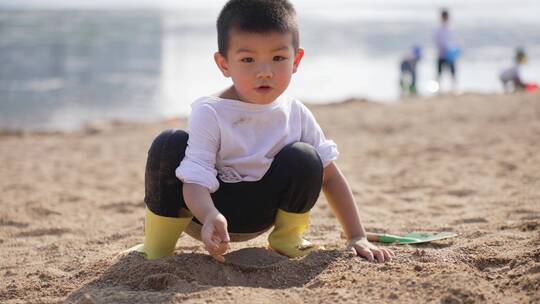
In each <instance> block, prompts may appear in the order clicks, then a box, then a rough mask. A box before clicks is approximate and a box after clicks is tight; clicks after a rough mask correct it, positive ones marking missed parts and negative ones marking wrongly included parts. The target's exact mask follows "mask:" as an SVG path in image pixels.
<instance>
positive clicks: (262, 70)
mask: <svg viewBox="0 0 540 304" xmlns="http://www.w3.org/2000/svg"><path fill="white" fill-rule="evenodd" d="M272 76H274V72H273V71H272V67H271V66H270V65H269V64H264V65H261V66H260V67H259V70H258V71H257V78H270V77H272Z"/></svg>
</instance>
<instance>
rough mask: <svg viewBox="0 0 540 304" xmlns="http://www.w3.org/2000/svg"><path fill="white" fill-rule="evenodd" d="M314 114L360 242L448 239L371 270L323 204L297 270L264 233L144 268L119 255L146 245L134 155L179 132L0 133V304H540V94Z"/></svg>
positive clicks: (193, 246)
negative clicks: (352, 207)
mask: <svg viewBox="0 0 540 304" xmlns="http://www.w3.org/2000/svg"><path fill="white" fill-rule="evenodd" d="M311 109H312V110H313V112H314V114H315V116H316V117H317V119H318V120H319V123H320V124H321V126H322V127H323V129H324V131H325V133H326V135H327V137H329V138H332V139H333V140H334V141H336V143H337V144H338V147H339V149H340V152H341V156H340V158H339V160H338V165H339V166H340V168H341V169H342V171H343V172H344V174H345V175H346V177H347V178H348V180H349V182H350V185H351V188H352V190H353V193H354V196H355V199H356V201H357V204H358V206H359V209H360V212H361V215H362V218H363V222H364V225H365V226H366V229H367V230H368V231H372V232H386V233H392V234H403V233H406V232H411V231H453V232H456V233H458V237H456V238H452V239H447V240H442V241H437V242H433V243H429V244H422V245H390V246H389V247H390V248H392V250H394V251H395V252H396V254H397V257H396V258H395V260H394V261H392V262H391V263H387V264H370V263H368V262H366V261H365V260H362V259H360V258H355V257H351V254H350V253H349V252H347V251H345V250H344V241H343V240H342V239H341V238H340V227H339V224H338V222H337V220H336V219H335V218H334V217H333V215H332V213H331V211H330V208H329V207H328V205H327V203H326V201H325V198H324V196H323V195H321V197H320V198H319V201H318V202H317V204H316V206H315V208H314V211H313V217H312V226H311V228H310V230H309V233H308V235H307V238H308V239H310V240H311V241H313V242H315V243H317V244H321V245H324V246H325V248H326V249H325V250H322V251H320V252H316V253H312V254H310V255H309V256H307V257H305V258H300V259H287V258H284V257H282V256H280V255H278V254H276V253H272V252H269V251H267V250H266V249H264V248H265V247H266V245H267V242H266V236H267V234H264V235H262V236H260V237H258V238H256V239H254V240H251V241H248V242H245V243H233V244H232V246H231V250H230V252H229V253H228V254H227V255H226V262H225V263H224V264H220V263H218V262H216V261H214V260H212V259H211V258H210V257H209V256H208V255H206V254H205V251H204V248H203V246H202V245H201V244H200V243H199V242H197V241H195V240H194V239H192V238H190V237H189V236H182V237H181V238H180V240H179V242H178V243H177V248H176V251H175V256H173V257H169V258H163V259H159V260H156V261H146V260H145V259H144V258H142V256H140V255H139V254H137V253H131V254H119V253H120V252H122V251H123V250H125V249H127V248H129V247H131V246H133V245H135V244H137V243H140V242H141V241H142V225H143V216H144V202H143V197H144V166H145V161H146V159H145V157H146V152H147V149H148V147H149V145H150V143H151V141H152V139H153V138H154V137H155V136H156V135H157V134H159V132H160V131H162V130H164V129H168V128H185V126H186V121H185V120H169V121H166V122H159V123H153V124H136V123H106V124H95V125H92V126H88V127H86V128H84V129H83V130H81V131H77V132H72V133H55V134H39V133H21V134H13V133H9V134H8V133H3V134H2V133H0V163H1V165H0V191H1V195H0V205H1V206H2V208H0V277H1V279H0V302H1V303H58V302H67V303H88V304H89V303H246V304H247V303H310V304H313V303H360V302H362V303H372V302H382V303H425V302H430V303H447V304H450V303H540V95H538V94H536V95H534V94H516V95H476V94H464V95H460V96H439V97H435V98H429V99H412V100H407V101H405V102H402V103H399V104H396V105H382V104H375V103H369V102H364V101H361V100H351V101H346V102H342V103H338V104H332V105H324V106H311Z"/></svg>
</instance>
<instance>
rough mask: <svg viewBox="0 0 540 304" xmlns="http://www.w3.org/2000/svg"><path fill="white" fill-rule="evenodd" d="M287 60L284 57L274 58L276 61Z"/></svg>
mask: <svg viewBox="0 0 540 304" xmlns="http://www.w3.org/2000/svg"><path fill="white" fill-rule="evenodd" d="M285 59H287V58H285V57H283V56H274V61H283V60H285Z"/></svg>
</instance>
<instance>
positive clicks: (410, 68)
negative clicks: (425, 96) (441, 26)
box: [399, 46, 422, 96]
mask: <svg viewBox="0 0 540 304" xmlns="http://www.w3.org/2000/svg"><path fill="white" fill-rule="evenodd" d="M421 58H422V49H421V48H420V47H419V46H414V47H413V48H412V49H411V50H410V51H409V52H407V54H406V55H405V56H404V57H403V58H402V59H401V63H400V74H399V86H400V88H401V96H407V95H411V96H415V95H416V94H417V93H418V91H417V89H416V80H417V74H416V65H417V63H418V61H420V59H421Z"/></svg>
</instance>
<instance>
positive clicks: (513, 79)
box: [499, 48, 538, 93]
mask: <svg viewBox="0 0 540 304" xmlns="http://www.w3.org/2000/svg"><path fill="white" fill-rule="evenodd" d="M526 63H527V54H526V53H525V50H524V49H523V48H517V49H516V54H515V57H514V65H513V66H511V67H508V68H506V69H504V70H503V71H502V72H501V74H500V75H499V79H500V80H501V82H502V85H503V89H504V91H505V92H506V93H508V92H517V91H524V90H526V91H530V92H535V91H536V90H537V89H538V85H537V84H535V83H525V82H524V81H523V78H522V77H521V66H522V65H524V64H526Z"/></svg>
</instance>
